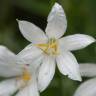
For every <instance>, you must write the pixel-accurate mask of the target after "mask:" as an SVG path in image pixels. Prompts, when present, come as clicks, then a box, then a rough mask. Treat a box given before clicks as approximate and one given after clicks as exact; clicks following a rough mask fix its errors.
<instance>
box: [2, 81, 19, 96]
mask: <svg viewBox="0 0 96 96" xmlns="http://www.w3.org/2000/svg"><path fill="white" fill-rule="evenodd" d="M19 88H20V84H19V81H17V80H16V79H8V80H5V81H2V82H1V83H0V96H3V95H4V94H7V95H12V94H13V93H14V92H16V91H17V90H18V89H19ZM5 96H6V95H5Z"/></svg>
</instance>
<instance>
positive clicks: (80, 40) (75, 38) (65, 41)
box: [59, 34, 95, 50]
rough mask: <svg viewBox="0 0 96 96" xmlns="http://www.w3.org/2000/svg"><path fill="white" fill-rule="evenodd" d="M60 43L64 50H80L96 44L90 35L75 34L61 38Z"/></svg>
mask: <svg viewBox="0 0 96 96" xmlns="http://www.w3.org/2000/svg"><path fill="white" fill-rule="evenodd" d="M59 42H60V46H61V48H62V49H67V50H78V49H82V48H85V47H86V46H88V45H90V44H91V43H93V42H95V39H94V38H93V37H91V36H88V35H83V34H75V35H70V36H66V37H64V38H61V39H60V41H59Z"/></svg>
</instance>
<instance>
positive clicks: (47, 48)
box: [36, 38, 59, 55]
mask: <svg viewBox="0 0 96 96" xmlns="http://www.w3.org/2000/svg"><path fill="white" fill-rule="evenodd" d="M36 46H37V47H39V48H40V49H41V50H43V51H44V52H45V53H46V54H48V55H58V54H59V52H58V42H57V40H56V39H53V38H52V39H50V40H49V42H48V43H47V44H37V45H36Z"/></svg>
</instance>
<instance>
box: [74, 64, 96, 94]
mask: <svg viewBox="0 0 96 96" xmlns="http://www.w3.org/2000/svg"><path fill="white" fill-rule="evenodd" d="M80 71H81V75H82V76H84V77H95V78H92V79H90V80H88V81H85V82H84V83H82V84H81V85H80V86H79V88H77V90H76V92H75V94H74V96H96V64H91V63H86V64H80Z"/></svg>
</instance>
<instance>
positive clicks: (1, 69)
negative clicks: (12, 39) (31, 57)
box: [0, 46, 21, 77]
mask: <svg viewBox="0 0 96 96" xmlns="http://www.w3.org/2000/svg"><path fill="white" fill-rule="evenodd" d="M20 72H21V69H20V68H19V66H17V65H16V55H15V54H14V53H12V52H11V51H10V50H9V49H7V48H6V47H4V46H0V76H3V77H11V76H17V75H20Z"/></svg>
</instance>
